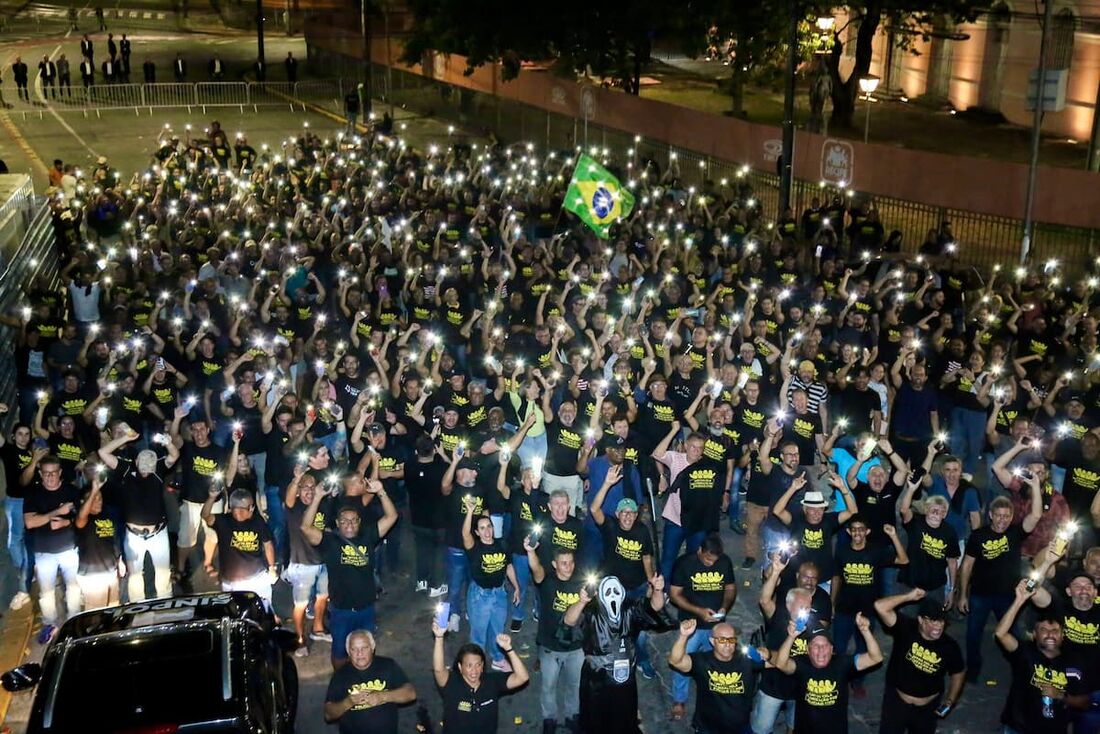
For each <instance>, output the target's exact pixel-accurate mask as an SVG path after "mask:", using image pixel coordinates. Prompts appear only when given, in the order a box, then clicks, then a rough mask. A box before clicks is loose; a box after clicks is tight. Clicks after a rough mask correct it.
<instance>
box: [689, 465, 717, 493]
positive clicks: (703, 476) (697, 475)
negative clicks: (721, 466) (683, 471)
mask: <svg viewBox="0 0 1100 734" xmlns="http://www.w3.org/2000/svg"><path fill="white" fill-rule="evenodd" d="M717 476H718V472H716V471H714V470H713V469H696V470H695V471H692V472H689V473H688V488H690V489H714V480H715V478H717Z"/></svg>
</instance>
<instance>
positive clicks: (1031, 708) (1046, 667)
mask: <svg viewBox="0 0 1100 734" xmlns="http://www.w3.org/2000/svg"><path fill="white" fill-rule="evenodd" d="M1006 657H1007V658H1008V662H1009V665H1011V666H1012V687H1011V689H1010V690H1009V693H1008V698H1006V699H1005V706H1004V709H1003V710H1002V711H1001V723H1002V724H1004V725H1005V726H1008V727H1011V728H1012V729H1013V730H1015V731H1021V732H1028V734H1032V733H1034V734H1062V732H1065V731H1066V730H1067V729H1068V728H1069V722H1070V709H1068V708H1067V707H1066V706H1062V705H1057V704H1056V705H1054V706H1051V707H1050V709H1051V711H1053V713H1054V716H1053V717H1052V718H1046V717H1045V716H1043V687H1044V686H1051V687H1053V688H1055V689H1056V690H1058V691H1061V692H1062V693H1065V694H1067V695H1070V696H1073V695H1079V694H1082V693H1087V692H1088V687H1087V685H1086V683H1085V681H1083V679H1082V675H1081V671H1080V667H1079V664H1080V661H1079V660H1077V659H1076V658H1075V657H1074V656H1073V655H1072V654H1065V653H1063V654H1061V655H1058V656H1056V657H1053V658H1048V657H1047V656H1046V655H1044V654H1043V653H1041V652H1040V651H1039V649H1038V648H1037V647H1036V646H1035V643H1033V642H1026V641H1021V642H1020V645H1019V647H1017V648H1016V650H1015V651H1013V652H1010V653H1006Z"/></svg>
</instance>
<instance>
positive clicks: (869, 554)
mask: <svg viewBox="0 0 1100 734" xmlns="http://www.w3.org/2000/svg"><path fill="white" fill-rule="evenodd" d="M845 529H846V530H847V531H848V535H849V536H850V537H851V542H850V543H848V544H844V543H839V544H838V545H837V550H836V572H835V575H834V576H833V585H832V589H831V593H832V601H833V610H834V613H835V614H834V617H833V643H834V644H835V645H836V649H837V650H838V651H839V652H841V653H846V652H848V642H849V641H850V640H851V639H852V636H853V634H854V633H855V621H856V615H857V614H862V615H863V616H865V617H867V618H868V619H870V620H871V621H872V626H873V622H874V618H873V615H874V611H875V599H877V598H878V597H879V596H881V595H882V572H883V571H884V570H885V569H886V568H887V567H888V566H890V565H891V564H898V565H902V566H904V565H906V564H908V563H909V556H908V555H906V553H905V546H903V545H902V544H901V540H900V539H899V538H898V533H897V530H895V529H894V526H893V525H886V526H884V531H883V534H884V535H885V536H886V538H887V539H888V541H889V545H877V544H872V543H870V542H868V536H869V535H870V533H871V529H870V528H869V527H868V526H867V521H866V520H864V519H863V516H862V515H858V514H857V515H853V516H852V518H851V519H850V520H848V524H847V526H846V527H845ZM862 643H863V639H862V637H857V638H856V652H857V653H861V652H866V651H867V650H866V648H864V647H863V644H862ZM861 678H862V676H856V678H855V679H854V680H853V681H852V693H853V695H855V697H856V698H863V697H864V696H865V695H866V691H865V690H863V686H862V685H861V684H860V682H859V681H860V679H861Z"/></svg>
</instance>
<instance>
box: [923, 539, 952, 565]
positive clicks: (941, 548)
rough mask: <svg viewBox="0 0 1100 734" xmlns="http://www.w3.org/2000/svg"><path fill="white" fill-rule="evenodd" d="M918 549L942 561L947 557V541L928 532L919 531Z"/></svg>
mask: <svg viewBox="0 0 1100 734" xmlns="http://www.w3.org/2000/svg"><path fill="white" fill-rule="evenodd" d="M920 549H921V550H922V551H924V552H925V553H927V554H928V555H929V556H931V557H932V558H935V559H936V560H939V561H942V560H943V559H944V558H946V557H947V552H946V551H947V541H945V540H940V539H939V538H937V537H935V536H933V535H929V534H928V533H921V535H920Z"/></svg>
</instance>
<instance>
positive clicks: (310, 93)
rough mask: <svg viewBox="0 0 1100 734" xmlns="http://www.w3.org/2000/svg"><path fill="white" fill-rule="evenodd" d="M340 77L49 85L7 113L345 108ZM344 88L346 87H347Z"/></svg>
mask: <svg viewBox="0 0 1100 734" xmlns="http://www.w3.org/2000/svg"><path fill="white" fill-rule="evenodd" d="M348 84H349V82H347V81H346V80H342V79H316V80H309V81H300V82H196V83H187V82H169V83H159V84H93V85H91V86H88V87H81V86H74V87H71V88H61V89H58V90H56V92H55V91H54V90H53V89H52V88H50V87H46V88H44V89H43V90H42V94H43V95H44V96H42V97H39V98H38V99H37V101H35V102H32V103H26V102H17V103H15V104H14V106H13V107H12V108H11V109H10V110H8V113H9V114H13V115H19V116H22V119H24V120H26V119H27V118H28V117H33V116H39V117H41V116H43V115H44V114H46V112H47V107H46V103H48V104H49V108H48V109H50V110H54V111H56V112H77V113H82V114H83V115H84V116H85V117H87V116H89V115H92V114H95V115H98V114H100V113H101V112H106V111H117V110H127V111H129V110H132V111H133V112H134V113H135V114H142V113H143V112H148V113H149V114H152V112H153V110H157V109H164V108H186V109H187V110H188V111H189V112H190V111H191V110H192V109H198V110H202V111H205V110H206V109H207V108H208V107H237V108H238V109H239V110H240V111H241V112H244V111H245V110H246V109H249V108H251V109H252V111H254V112H258V111H259V108H260V107H264V106H283V107H289V108H290V109H291V110H295V109H301V110H304V109H305V107H306V105H307V104H316V105H320V106H324V107H330V108H332V109H335V110H340V109H342V108H343V100H344V94H345V93H346V91H350V90H351V89H354V88H355V87H354V84H353V83H352V84H351V86H347V85H348ZM345 87H346V89H345Z"/></svg>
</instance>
